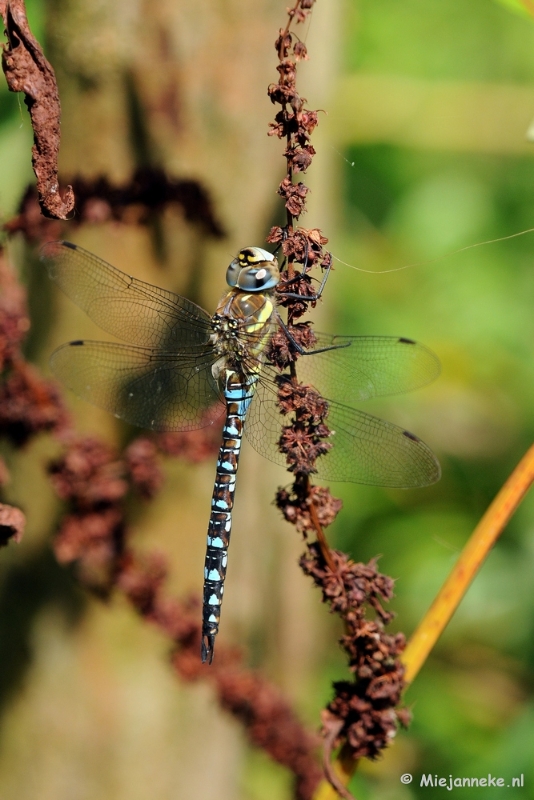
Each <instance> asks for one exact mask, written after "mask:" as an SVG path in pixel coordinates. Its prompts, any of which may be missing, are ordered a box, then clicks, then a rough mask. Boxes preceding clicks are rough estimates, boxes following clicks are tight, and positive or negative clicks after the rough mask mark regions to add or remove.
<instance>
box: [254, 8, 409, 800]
mask: <svg viewBox="0 0 534 800" xmlns="http://www.w3.org/2000/svg"><path fill="white" fill-rule="evenodd" d="M312 5H313V0H310V2H300V3H299V2H297V3H296V5H295V7H294V8H292V9H291V10H290V11H289V21H288V24H287V26H286V28H285V29H284V30H281V31H280V34H279V37H278V39H277V41H276V49H277V52H278V58H279V62H280V63H279V65H278V72H279V80H278V83H276V84H272V85H271V86H269V90H268V92H269V96H270V98H271V100H272V102H273V103H275V104H278V105H280V106H281V110H280V111H279V112H278V113H277V114H276V116H275V120H274V122H273V123H271V125H270V131H269V134H270V135H272V136H278V137H279V138H281V139H282V138H285V140H286V148H285V151H284V156H285V158H286V163H287V173H286V175H285V177H284V179H283V180H282V182H281V183H280V186H279V188H278V193H279V194H280V195H281V197H282V198H283V200H284V204H285V208H286V216H287V223H286V225H285V226H284V227H279V226H278V227H275V228H272V229H271V232H270V234H269V237H268V241H269V242H270V243H272V244H276V245H278V246H279V247H281V249H282V253H283V255H284V256H285V269H284V270H283V271H282V280H281V282H280V284H279V286H278V292H279V302H280V304H281V305H283V306H285V307H286V308H287V311H288V329H289V333H290V336H291V338H292V339H293V341H294V342H296V343H297V344H298V345H300V346H301V347H303V348H305V349H308V350H313V346H314V344H315V337H314V334H313V330H312V329H311V327H310V324H309V323H308V322H304V323H303V322H296V320H298V319H299V318H300V317H301V316H302V315H303V314H304V313H305V312H306V311H307V309H308V307H309V306H310V305H312V306H313V305H314V304H315V302H316V300H317V294H316V290H315V289H314V287H313V284H312V279H311V277H310V270H311V269H312V268H313V267H319V268H321V269H322V270H325V269H330V268H331V266H332V257H331V254H330V253H328V252H326V251H325V250H324V249H323V248H324V245H325V244H326V243H327V239H326V237H324V236H323V234H322V233H321V231H320V230H318V229H313V230H306V229H304V228H301V227H298V226H296V225H295V219H296V218H298V217H300V215H301V214H303V213H304V212H305V211H306V196H307V194H308V188H307V187H306V186H305V185H304V183H302V182H301V181H296V180H295V179H294V176H295V175H296V174H297V173H301V172H305V171H306V170H307V169H308V167H309V166H310V164H311V162H312V159H313V156H314V155H315V150H314V148H313V146H312V145H311V143H310V136H311V134H312V132H313V130H314V128H315V126H316V125H317V121H318V115H317V112H316V111H309V110H308V109H306V108H305V107H304V102H305V101H304V100H303V98H301V97H300V95H299V94H298V92H297V88H296V73H297V63H298V62H299V61H300V60H302V59H304V58H307V53H306V47H305V45H304V44H303V43H302V42H300V40H298V39H297V41H296V42H295V41H294V35H293V34H292V33H290V30H289V29H290V25H291V22H292V21H293V20H296V21H297V22H302V21H303V20H304V19H306V17H307V15H308V14H309V13H310V8H311V6H312ZM269 357H270V360H271V361H272V362H273V363H274V364H276V366H277V367H278V368H279V369H280V370H281V371H285V372H283V374H281V375H280V377H279V378H278V386H279V389H278V404H279V407H280V411H281V413H282V415H284V416H285V417H287V418H288V419H290V422H289V423H288V424H287V425H285V426H284V427H283V430H282V435H281V438H280V442H279V447H280V450H281V452H283V453H284V454H285V455H286V460H287V464H288V469H289V471H290V472H292V473H294V475H295V481H294V483H293V485H292V486H291V488H289V489H287V488H282V489H279V490H278V492H277V496H276V504H277V506H278V508H280V510H281V511H282V513H283V515H284V517H285V519H286V520H288V522H291V523H292V524H294V525H295V526H296V528H297V530H298V531H299V532H300V533H301V534H303V535H304V537H306V538H307V537H308V536H311V535H313V534H315V535H316V537H317V542H313V543H310V542H308V544H307V547H308V550H307V553H306V554H305V555H303V556H302V558H301V562H300V564H301V567H302V569H303V571H304V572H305V573H306V574H307V575H309V576H311V577H312V578H313V580H314V582H315V583H316V585H318V586H319V587H321V590H322V593H323V600H324V602H327V603H329V605H330V607H331V610H332V612H334V613H337V614H339V615H340V616H341V618H342V619H343V621H344V624H345V631H346V632H345V635H344V636H343V638H342V639H341V644H342V647H343V648H344V650H345V651H346V653H347V655H348V657H349V665H350V669H351V671H352V672H353V674H354V678H353V680H352V681H342V682H339V683H336V684H335V685H334V691H335V697H334V699H333V700H332V702H331V703H330V704H329V706H328V708H327V709H326V711H325V712H324V718H323V730H322V733H323V736H324V740H325V746H326V758H325V771H326V776H327V778H328V780H329V781H330V782H331V784H332V785H333V786H334V787H335V788H336V789H337V791H338V792H339V793H340V794H342V795H343V796H345V797H350V795H349V793H348V791H347V790H346V789H345V787H344V786H343V785H342V784H341V782H340V781H339V779H338V778H337V776H336V773H335V771H334V770H333V768H332V766H331V764H330V757H331V754H332V751H333V748H334V747H338V746H340V745H343V752H344V755H345V756H346V757H347V758H352V759H357V758H360V757H362V756H367V757H369V758H375V757H376V756H377V755H378V754H379V753H380V751H381V750H382V749H383V748H384V747H386V746H387V744H388V742H389V741H390V740H391V738H392V737H393V736H394V735H395V732H396V730H397V725H398V723H400V724H406V723H407V721H408V715H407V712H406V711H405V710H402V709H401V710H395V707H396V706H397V705H398V704H399V703H400V700H401V695H402V689H403V685H404V684H403V668H402V665H401V663H400V661H399V655H400V653H401V652H402V650H403V648H404V643H405V642H404V637H403V636H402V634H398V635H397V636H391V635H388V634H386V633H385V632H384V626H385V625H386V624H387V623H388V622H389V621H390V619H391V617H392V614H391V613H390V612H387V611H384V609H383V608H382V605H381V602H384V601H388V600H390V599H391V596H392V592H393V581H392V580H391V579H390V578H388V577H386V576H384V575H381V574H380V573H379V572H377V570H376V564H375V562H374V561H371V562H370V563H369V564H368V565H364V564H356V563H354V562H352V561H350V559H349V558H348V557H347V556H345V555H343V554H342V553H339V552H337V551H332V550H331V549H330V548H329V546H328V544H327V542H326V538H325V536H324V532H323V528H324V527H326V526H327V525H329V524H331V523H332V522H333V520H334V519H335V517H336V515H337V513H338V512H339V510H340V509H341V505H342V504H341V501H340V500H337V499H336V498H334V497H332V495H331V494H330V492H329V490H328V489H326V488H322V487H317V486H313V485H312V484H311V482H310V476H312V475H313V474H314V473H315V472H316V471H317V470H316V460H317V459H318V458H321V457H322V456H324V455H325V454H327V453H328V450H329V449H330V448H331V447H332V445H331V443H330V442H329V437H330V435H331V432H330V430H329V428H328V403H327V402H326V401H325V400H324V399H323V398H322V397H320V395H319V394H318V392H317V391H316V390H315V389H314V388H313V387H310V386H305V385H302V384H300V383H299V382H298V377H297V376H298V357H299V354H298V352H297V350H296V348H295V347H294V345H293V344H292V343H291V341H290V340H289V339H288V336H287V335H286V334H285V333H284V332H283V331H279V332H278V333H277V334H276V335H275V336H274V337H273V339H272V341H271V345H270V353H269ZM369 608H371V609H372V611H373V612H374V615H375V619H373V620H369V619H367V610H368V609H369Z"/></svg>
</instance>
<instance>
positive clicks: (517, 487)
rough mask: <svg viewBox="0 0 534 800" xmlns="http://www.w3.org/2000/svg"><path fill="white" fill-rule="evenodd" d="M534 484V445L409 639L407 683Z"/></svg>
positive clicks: (500, 493)
mask: <svg viewBox="0 0 534 800" xmlns="http://www.w3.org/2000/svg"><path fill="white" fill-rule="evenodd" d="M533 482H534V445H533V446H532V447H531V448H530V449H529V450H528V451H527V453H526V454H525V455H524V456H523V458H522V459H521V461H520V462H519V464H518V465H517V467H516V468H515V469H514V471H513V472H512V474H511V475H510V477H509V478H508V480H507V481H506V483H505V484H504V486H503V487H502V489H501V490H500V492H499V493H498V495H497V496H496V498H495V500H494V501H493V502H492V504H491V505H490V507H489V508H488V510H487V511H486V513H485V514H484V516H483V517H482V519H481V520H480V522H479V523H478V525H477V526H476V528H475V530H474V531H473V534H472V536H471V538H470V539H469V541H468V543H467V544H466V546H465V547H464V549H463V551H462V553H461V555H460V558H459V559H458V561H457V562H456V564H455V566H454V568H453V570H452V572H451V574H450V575H449V577H448V578H447V580H446V581H445V583H444V584H443V586H442V588H441V590H440V592H439V594H438V595H437V597H436V599H435V600H434V602H433V603H432V605H431V606H430V608H429V610H428V612H427V613H426V614H425V616H424V618H423V620H422V622H421V623H420V625H419V627H418V628H417V629H416V631H415V633H414V634H413V636H412V637H411V639H410V640H409V642H408V645H407V647H406V650H405V651H404V653H403V654H402V655H401V660H402V662H403V663H404V665H405V667H406V672H405V676H404V677H405V680H406V682H407V683H410V682H411V681H412V680H413V679H414V678H415V676H416V675H417V673H418V672H419V670H420V669H421V667H422V665H423V664H424V662H425V660H426V658H427V656H428V654H429V653H430V651H431V650H432V648H433V647H434V645H435V643H436V641H437V640H438V638H439V636H440V635H441V633H442V631H443V629H444V628H445V626H446V625H447V623H448V622H449V620H450V618H451V617H452V615H453V614H454V612H455V610H456V608H457V607H458V605H459V603H460V601H461V599H462V597H463V596H464V594H465V592H466V591H467V589H468V588H469V586H470V584H471V582H472V581H473V579H474V577H475V575H476V574H477V572H478V570H479V569H480V567H481V566H482V564H483V562H484V559H485V558H486V556H487V555H488V553H489V551H490V550H491V548H492V547H493V545H494V544H495V542H496V541H497V539H498V538H499V536H500V534H501V533H502V531H503V530H504V527H505V526H506V524H507V523H508V521H509V520H510V518H511V517H512V515H513V513H514V512H515V510H516V508H517V507H518V505H519V503H520V502H521V500H522V499H523V497H524V496H525V494H526V493H527V491H528V489H529V488H530V486H531V484H532V483H533Z"/></svg>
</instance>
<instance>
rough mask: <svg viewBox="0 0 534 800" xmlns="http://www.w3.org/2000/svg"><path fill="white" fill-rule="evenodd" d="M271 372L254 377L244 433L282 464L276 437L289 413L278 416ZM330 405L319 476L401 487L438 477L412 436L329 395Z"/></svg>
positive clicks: (421, 444)
mask: <svg viewBox="0 0 534 800" xmlns="http://www.w3.org/2000/svg"><path fill="white" fill-rule="evenodd" d="M270 372H271V371H270V370H269V368H267V369H266V371H265V372H264V374H263V376H262V378H261V380H260V381H259V383H258V389H257V392H256V396H255V397H254V400H253V401H252V404H251V407H250V409H249V413H248V416H247V420H246V423H245V433H246V435H247V438H248V440H249V442H250V443H251V445H252V446H253V447H254V449H255V450H257V451H258V452H259V453H261V455H263V456H265V458H268V459H269V460H270V461H274V462H275V463H276V464H280V465H281V466H284V467H285V466H286V460H285V456H284V455H283V454H282V453H280V452H279V450H278V440H279V439H280V434H281V428H282V426H283V425H288V424H289V422H290V417H288V416H282V415H281V414H280V412H279V410H278V407H277V405H276V386H275V385H274V383H273V382H271V381H270V380H269V373H270ZM328 405H329V413H328V417H327V419H326V423H327V425H328V427H329V428H330V429H331V430H332V431H333V435H332V436H331V438H330V439H329V440H328V441H330V442H331V443H332V444H333V447H332V449H331V450H330V451H329V452H328V453H327V454H326V455H324V456H321V457H320V458H318V459H317V476H318V477H319V478H321V479H324V480H332V481H350V482H353V483H364V484H370V485H373V486H388V487H396V488H403V489H408V488H416V487H420V486H428V485H429V484H431V483H435V482H436V481H437V480H439V477H440V466H439V462H438V461H437V459H436V457H435V456H434V454H433V453H432V451H431V450H430V449H429V448H428V447H427V445H426V444H425V443H424V442H422V441H421V440H420V439H418V438H417V437H416V436H414V435H413V434H411V433H409V432H408V431H405V430H403V429H402V428H400V427H398V426H397V425H393V424H392V423H390V422H386V421H385V420H382V419H379V418H378V417H374V416H371V415H370V414H365V413H364V412H363V411H358V410H357V409H353V408H348V407H347V406H343V405H340V404H339V403H335V402H332V401H328Z"/></svg>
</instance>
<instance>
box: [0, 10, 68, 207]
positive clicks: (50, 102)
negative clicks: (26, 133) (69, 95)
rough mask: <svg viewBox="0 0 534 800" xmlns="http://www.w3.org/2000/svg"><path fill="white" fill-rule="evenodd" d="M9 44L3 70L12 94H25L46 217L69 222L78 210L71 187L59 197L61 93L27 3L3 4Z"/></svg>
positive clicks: (40, 196)
mask: <svg viewBox="0 0 534 800" xmlns="http://www.w3.org/2000/svg"><path fill="white" fill-rule="evenodd" d="M0 10H1V12H2V17H3V20H4V25H5V29H6V34H7V38H8V42H9V44H8V45H7V46H6V45H5V46H4V51H3V53H2V67H3V70H4V72H5V75H6V80H7V84H8V86H9V89H10V90H11V91H12V92H23V93H24V95H25V98H24V102H25V103H26V105H27V107H28V111H29V112H30V117H31V121H32V128H33V142H34V144H33V148H32V166H33V171H34V172H35V177H36V178H37V191H38V193H39V203H40V206H41V211H42V213H43V214H44V215H45V216H47V217H52V218H55V219H66V218H67V217H68V215H69V214H70V212H71V211H72V209H73V208H74V193H73V191H72V187H71V186H67V188H66V190H65V199H64V200H63V199H62V198H61V195H60V193H59V183H58V176H57V170H58V167H57V158H58V152H59V142H60V124H59V121H60V116H61V107H60V104H59V92H58V88H57V83H56V76H55V74H54V70H53V69H52V67H51V65H50V64H49V63H48V61H47V60H46V58H45V56H44V53H43V50H42V48H41V45H40V44H39V42H38V41H37V39H36V38H35V36H34V35H33V34H32V32H31V30H30V27H29V25H28V20H27V18H26V9H25V8H24V0H7V2H4V3H1V4H0Z"/></svg>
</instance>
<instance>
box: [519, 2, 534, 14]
mask: <svg viewBox="0 0 534 800" xmlns="http://www.w3.org/2000/svg"><path fill="white" fill-rule="evenodd" d="M520 3H521V5H522V6H523V8H524V9H525V11H527V12H528V13H529V14H530V16H531V17H534V1H533V0H520Z"/></svg>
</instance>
